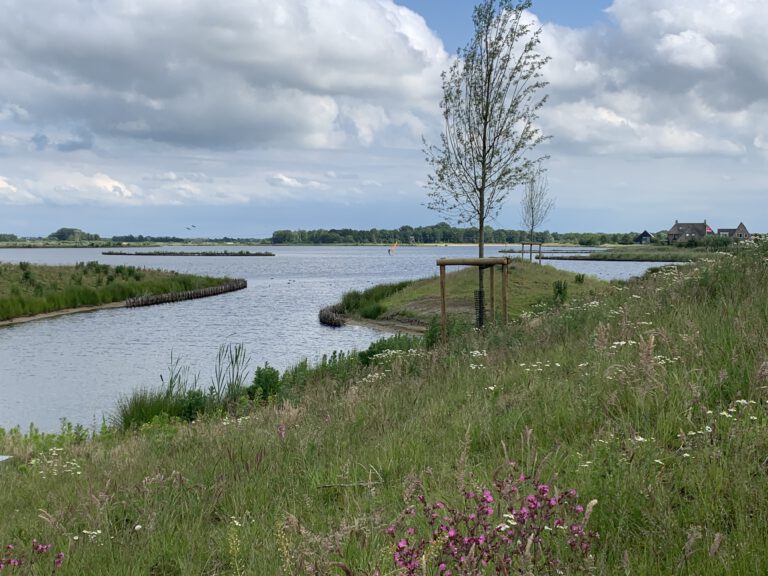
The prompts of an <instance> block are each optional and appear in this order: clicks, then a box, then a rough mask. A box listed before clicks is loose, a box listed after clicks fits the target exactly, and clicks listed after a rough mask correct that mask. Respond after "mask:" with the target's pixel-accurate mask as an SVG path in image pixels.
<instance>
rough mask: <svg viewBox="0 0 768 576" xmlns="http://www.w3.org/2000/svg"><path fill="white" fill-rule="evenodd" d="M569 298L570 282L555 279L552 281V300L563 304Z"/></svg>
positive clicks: (557, 303)
mask: <svg viewBox="0 0 768 576" xmlns="http://www.w3.org/2000/svg"><path fill="white" fill-rule="evenodd" d="M567 299H568V282H567V281H566V280H555V281H554V282H553V283H552V300H553V302H554V303H555V305H560V304H563V303H564V302H565V301H566V300H567Z"/></svg>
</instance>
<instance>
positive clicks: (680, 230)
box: [667, 220, 715, 244]
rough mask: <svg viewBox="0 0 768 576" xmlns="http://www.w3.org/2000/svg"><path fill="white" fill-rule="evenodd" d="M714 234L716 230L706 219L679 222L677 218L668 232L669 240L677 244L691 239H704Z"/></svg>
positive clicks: (670, 242)
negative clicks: (702, 220)
mask: <svg viewBox="0 0 768 576" xmlns="http://www.w3.org/2000/svg"><path fill="white" fill-rule="evenodd" d="M714 234H715V232H714V231H713V230H712V228H710V226H709V224H707V221H706V220H704V222H678V221H677V220H675V224H674V226H672V228H670V229H669V231H668V232H667V242H668V243H669V244H677V243H679V242H688V241H689V240H704V238H706V237H707V236H714Z"/></svg>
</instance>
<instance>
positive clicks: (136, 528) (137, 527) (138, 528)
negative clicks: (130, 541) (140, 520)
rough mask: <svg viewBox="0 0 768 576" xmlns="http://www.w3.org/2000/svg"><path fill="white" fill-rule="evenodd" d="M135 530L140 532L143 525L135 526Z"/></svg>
mask: <svg viewBox="0 0 768 576" xmlns="http://www.w3.org/2000/svg"><path fill="white" fill-rule="evenodd" d="M133 529H134V530H135V531H136V532H138V531H139V530H141V529H142V525H141V524H136V526H134V527H133Z"/></svg>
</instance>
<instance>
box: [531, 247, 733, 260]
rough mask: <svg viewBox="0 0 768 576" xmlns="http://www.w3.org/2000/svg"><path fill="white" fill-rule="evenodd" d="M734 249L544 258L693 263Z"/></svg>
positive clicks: (617, 250)
mask: <svg viewBox="0 0 768 576" xmlns="http://www.w3.org/2000/svg"><path fill="white" fill-rule="evenodd" d="M733 249H734V247H726V248H724V247H722V246H719V247H718V246H696V247H691V248H687V247H682V246H674V245H642V246H617V247H613V248H609V249H608V250H600V251H596V252H592V253H590V254H586V255H578V256H562V257H559V256H556V255H555V256H552V255H549V256H545V257H544V259H545V260H547V259H549V260H552V259H558V260H603V261H606V260H607V261H634V262H694V261H696V260H700V259H702V258H707V257H709V256H711V255H712V253H713V252H717V251H718V250H728V251H732V250H733Z"/></svg>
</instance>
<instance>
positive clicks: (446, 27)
mask: <svg viewBox="0 0 768 576" xmlns="http://www.w3.org/2000/svg"><path fill="white" fill-rule="evenodd" d="M473 6H474V2H473V1H470V0H450V1H446V0H279V1H275V0H222V1H221V2H210V1H209V0H0V14H3V17H2V18H0V233H13V234H17V235H19V236H45V235H48V234H50V233H51V232H53V231H54V230H56V229H58V228H60V227H76V228H81V229H83V230H85V231H87V232H91V233H97V234H101V235H102V236H112V235H123V234H145V235H175V236H182V237H184V236H188V235H189V234H190V232H189V231H188V228H189V227H190V226H191V225H192V224H194V225H195V226H196V228H195V229H194V230H195V232H197V235H200V236H207V237H220V236H230V237H256V238H262V237H268V236H270V235H271V233H272V231H274V230H277V229H300V228H301V229H317V228H326V229H327V228H360V229H368V228H396V227H400V226H402V225H406V224H407V225H411V226H422V225H430V224H434V223H436V222H439V221H442V220H448V221H449V222H450V220H449V219H447V218H446V217H445V216H444V215H442V214H438V213H435V212H432V211H430V210H428V209H427V208H426V207H425V204H426V203H427V191H426V189H425V188H424V184H425V182H426V179H427V176H428V175H429V166H428V165H427V163H426V162H425V159H424V154H423V152H422V147H423V146H422V138H424V139H425V140H426V141H427V142H430V143H433V142H437V141H438V138H439V135H440V131H441V129H442V120H441V116H440V111H439V102H440V98H441V95H442V92H441V84H440V73H441V71H443V70H444V69H446V68H447V67H448V66H449V65H450V63H451V61H452V59H453V58H454V57H455V54H456V50H457V48H459V47H461V46H464V45H465V44H466V43H467V42H468V41H469V39H470V38H471V36H472V32H473V26H472V9H473ZM529 17H530V18H531V19H532V21H533V22H535V23H536V24H537V25H539V26H541V29H542V31H541V44H540V46H539V49H540V51H541V52H542V53H543V54H544V55H545V56H548V57H550V58H551V60H550V62H549V64H548V65H547V67H546V69H545V72H544V74H545V78H546V80H547V81H548V82H549V84H548V86H547V87H546V93H547V94H548V101H547V103H546V105H545V106H544V107H543V108H542V110H541V112H540V118H539V127H540V128H541V129H542V131H543V132H544V133H545V134H547V135H549V136H551V139H550V140H549V141H548V142H547V143H546V144H545V145H543V146H541V147H540V148H539V149H537V153H540V154H545V155H547V156H548V157H549V160H548V161H547V162H546V168H547V175H548V182H549V193H550V195H551V196H552V197H553V198H554V199H555V203H556V206H555V209H554V211H553V212H552V213H551V215H550V217H549V220H548V221H547V222H546V223H545V224H544V226H543V227H544V228H546V229H549V230H553V231H559V232H568V231H577V232H578V231H603V232H627V231H638V232H639V231H642V230H644V229H648V230H650V231H657V230H662V229H667V228H669V227H670V226H671V225H672V224H673V223H674V221H675V220H680V221H681V222H696V221H698V222H701V221H703V220H705V219H706V220H707V222H708V223H709V224H710V225H712V226H713V227H714V228H717V227H723V228H732V227H736V226H737V225H738V224H739V222H742V221H743V222H744V224H746V226H747V228H749V229H750V231H753V232H755V231H758V232H759V231H765V230H766V228H768V226H766V225H765V224H764V222H765V221H766V217H767V216H768V203H766V202H765V201H764V196H765V192H766V184H765V182H766V178H765V174H766V172H767V171H768V52H766V51H765V50H764V35H765V34H764V31H765V30H766V29H767V28H768V2H765V0H675V2H669V1H668V0H579V1H578V2H575V1H573V0H534V2H533V6H532V9H531V12H530V14H529ZM521 193H522V191H521V190H520V189H519V188H518V189H514V190H511V191H510V194H509V196H508V198H507V201H506V203H505V205H504V207H503V209H502V210H501V212H500V213H499V215H498V216H497V217H496V218H495V220H494V221H493V222H491V225H492V226H494V227H495V228H520V227H521V224H520V196H521Z"/></svg>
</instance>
